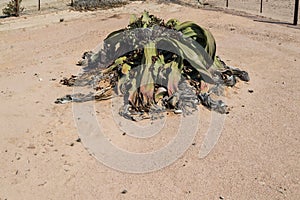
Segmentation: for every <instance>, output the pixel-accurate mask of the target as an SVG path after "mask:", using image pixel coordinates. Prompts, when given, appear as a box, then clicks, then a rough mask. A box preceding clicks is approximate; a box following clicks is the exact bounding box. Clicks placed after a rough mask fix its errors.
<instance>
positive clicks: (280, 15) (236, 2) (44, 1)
mask: <svg viewBox="0 0 300 200" xmlns="http://www.w3.org/2000/svg"><path fill="white" fill-rule="evenodd" d="M8 1H9V0H0V15H1V14H2V13H1V12H2V9H3V8H4V7H5V6H6V4H7V3H8ZM81 1H88V0H81ZM112 1H113V0H112ZM295 1H296V3H297V1H298V4H299V0H158V2H160V3H166V2H171V3H179V4H183V5H190V6H195V5H202V6H203V5H205V6H206V7H219V8H225V9H234V10H238V11H244V12H247V13H250V14H254V15H261V16H264V17H268V18H272V19H276V20H279V21H283V22H289V23H292V22H294V23H295V20H296V21H298V19H300V16H298V14H297V13H296V14H297V15H295ZM39 2H40V10H41V11H49V12H51V11H59V10H65V9H68V5H70V4H71V3H72V2H73V0H22V6H23V7H24V8H25V9H24V13H25V14H30V13H34V12H36V11H38V10H39ZM297 8H298V7H297ZM295 16H296V17H295ZM294 17H295V19H294Z"/></svg>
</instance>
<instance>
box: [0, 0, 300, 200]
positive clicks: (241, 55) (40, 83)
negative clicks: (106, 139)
mask: <svg viewBox="0 0 300 200" xmlns="http://www.w3.org/2000/svg"><path fill="white" fill-rule="evenodd" d="M143 9H147V10H149V11H150V12H151V13H154V14H157V15H158V16H159V17H162V18H164V19H168V18H178V19H180V20H182V21H184V20H193V21H195V22H197V23H199V24H200V25H203V26H204V27H207V28H209V29H210V30H211V31H212V33H213V34H214V36H215V38H216V41H217V46H218V50H217V51H218V54H219V55H220V56H221V57H222V58H223V59H224V60H225V61H226V62H227V63H228V64H229V65H233V66H236V67H241V68H242V69H244V70H246V71H248V72H249V74H250V77H251V81H250V82H249V83H238V85H237V86H236V87H234V88H232V89H229V90H228V94H227V96H228V101H227V103H228V105H229V106H231V107H232V109H231V112H230V114H229V115H227V117H226V121H225V124H224V128H223V130H222V135H221V137H220V139H219V141H218V143H217V145H216V147H215V148H214V149H213V151H212V152H211V153H210V154H209V156H208V157H206V158H205V159H202V160H200V159H199V158H198V153H199V148H200V145H201V143H202V140H203V135H204V133H205V130H206V128H207V124H206V123H203V124H200V127H199V132H198V134H197V136H196V138H195V143H196V145H195V146H191V147H190V148H189V149H188V151H187V152H186V153H185V154H184V155H183V156H182V157H181V158H180V159H179V160H177V161H176V162H175V163H174V164H172V165H171V166H168V167H166V168H164V169H162V170H160V171H157V172H153V173H148V174H140V175H136V174H127V173H122V172H118V171H115V170H112V169H110V168H108V167H105V166H104V165H103V164H101V163H100V162H98V161H97V160H96V159H94V158H93V157H92V156H90V155H89V153H88V152H87V151H86V150H85V148H84V147H83V145H82V144H81V143H78V142H76V139H77V138H78V134H77V129H76V127H75V123H74V120H73V113H72V105H71V104H67V105H56V104H54V103H53V102H54V101H55V99H56V98H57V97H61V96H63V95H65V94H67V93H71V92H72V88H67V87H64V86H61V85H60V84H59V83H58V82H59V79H60V78H62V77H64V76H65V77H68V76H70V75H71V74H76V73H77V72H78V69H79V68H78V67H77V66H75V63H76V61H77V60H78V59H79V58H80V56H81V54H82V53H83V52H84V51H86V50H90V49H93V48H94V47H95V46H96V45H97V44H98V43H99V42H101V41H102V40H103V39H104V38H105V36H106V35H107V34H108V33H109V32H111V31H113V30H116V29H119V28H122V27H124V26H125V25H126V24H127V23H128V17H129V14H128V13H140V12H141V10H143ZM116 14H117V15H116ZM60 18H64V19H65V21H64V22H62V23H59V19H60ZM0 22H1V24H0V38H1V40H0V58H1V59H0V66H1V72H0V92H1V93H0V111H1V114H0V122H1V123H0V130H1V140H0V152H1V154H0V155H1V162H0V199H1V200H2V199H9V200H10V199H103V200H109V199H164V200H166V199H193V200H197V199H209V200H210V199H219V198H220V197H221V196H222V197H224V199H299V197H300V187H299V176H300V170H299V169H300V162H299V159H300V158H299V155H300V154H299V149H300V144H299V131H300V124H299V114H300V107H299V99H300V90H299V85H300V72H299V66H300V57H299V55H300V48H299V46H300V38H299V29H296V28H291V27H287V26H284V25H278V24H269V23H262V22H256V21H253V19H249V18H244V17H240V16H236V15H230V14H224V13H223V12H216V11H205V10H200V9H192V8H186V7H181V6H178V5H175V6H174V5H172V6H170V5H157V4H154V3H144V4H141V3H139V2H134V3H132V4H130V5H127V6H125V7H122V8H117V9H112V10H105V11H97V12H83V13H78V12H69V11H62V12H58V13H52V14H43V15H31V16H27V19H25V18H24V17H21V18H18V19H16V18H7V19H1V20H0ZM35 74H36V75H35ZM53 78H55V79H56V80H55V81H52V79H53ZM248 89H252V90H254V92H253V93H249V92H248ZM97 105H98V106H101V105H103V106H107V103H104V104H101V103H100V104H97ZM200 113H201V116H209V115H208V114H209V111H207V110H206V109H204V108H202V107H200ZM101 120H102V121H103V122H104V123H112V122H111V121H110V120H109V119H101ZM203 122H209V119H206V118H204V119H203ZM126 137H127V136H125V137H124V136H122V135H121V134H120V135H115V136H113V139H112V140H113V141H114V142H115V143H117V144H119V145H121V146H122V145H123V146H124V147H128V145H126V144H127V139H126ZM166 139H169V138H168V137H167V138H166ZM72 143H73V144H74V145H72ZM151 145H154V144H153V143H152V142H147V141H143V145H141V144H139V145H137V146H136V147H135V149H134V150H137V151H144V150H145V149H151V148H152V146H151ZM128 148H129V147H128ZM129 149H130V148H129ZM124 189H126V190H127V191H128V192H127V193H126V194H121V192H122V191H123V190H124Z"/></svg>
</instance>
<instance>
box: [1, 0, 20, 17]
mask: <svg viewBox="0 0 300 200" xmlns="http://www.w3.org/2000/svg"><path fill="white" fill-rule="evenodd" d="M16 1H19V4H18V7H19V8H17V7H16ZM21 2H22V0H10V2H8V4H7V5H6V7H5V8H3V9H2V13H3V14H4V15H6V16H15V17H18V16H19V14H20V13H21V12H22V11H23V10H24V8H23V7H21V6H20V5H21Z"/></svg>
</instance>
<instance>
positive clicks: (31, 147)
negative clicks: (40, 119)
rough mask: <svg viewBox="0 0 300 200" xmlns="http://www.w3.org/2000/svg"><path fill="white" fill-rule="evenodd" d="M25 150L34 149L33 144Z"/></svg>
mask: <svg viewBox="0 0 300 200" xmlns="http://www.w3.org/2000/svg"><path fill="white" fill-rule="evenodd" d="M27 149H35V146H34V145H33V144H30V145H29V146H28V147H27Z"/></svg>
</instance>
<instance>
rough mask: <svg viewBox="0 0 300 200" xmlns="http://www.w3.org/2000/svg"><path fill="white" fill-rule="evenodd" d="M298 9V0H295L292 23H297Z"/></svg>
mask: <svg viewBox="0 0 300 200" xmlns="http://www.w3.org/2000/svg"><path fill="white" fill-rule="evenodd" d="M298 9H299V0H295V11H294V23H293V24H294V25H297V23H298Z"/></svg>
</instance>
